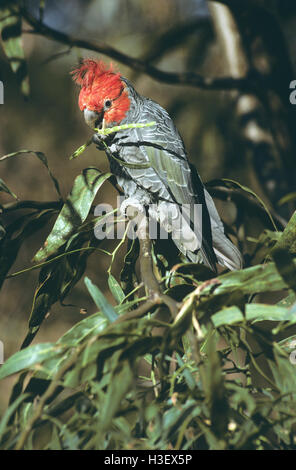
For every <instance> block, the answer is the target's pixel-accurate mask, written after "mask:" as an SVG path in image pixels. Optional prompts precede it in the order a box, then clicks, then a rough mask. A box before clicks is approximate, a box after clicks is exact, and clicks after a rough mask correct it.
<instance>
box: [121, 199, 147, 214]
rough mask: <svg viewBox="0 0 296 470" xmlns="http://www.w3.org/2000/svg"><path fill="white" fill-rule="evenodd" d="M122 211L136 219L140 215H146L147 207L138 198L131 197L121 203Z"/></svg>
mask: <svg viewBox="0 0 296 470" xmlns="http://www.w3.org/2000/svg"><path fill="white" fill-rule="evenodd" d="M120 212H121V214H123V215H124V216H126V217H128V218H129V219H134V218H135V217H138V216H139V215H145V207H144V206H143V204H141V203H140V202H139V200H138V199H136V198H133V197H129V198H128V199H125V200H124V201H123V202H122V203H121V206H120Z"/></svg>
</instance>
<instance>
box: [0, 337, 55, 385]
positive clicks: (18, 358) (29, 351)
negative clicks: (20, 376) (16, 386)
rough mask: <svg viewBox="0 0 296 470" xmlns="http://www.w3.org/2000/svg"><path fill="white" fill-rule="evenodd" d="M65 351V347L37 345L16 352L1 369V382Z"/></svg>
mask: <svg viewBox="0 0 296 470" xmlns="http://www.w3.org/2000/svg"><path fill="white" fill-rule="evenodd" d="M63 349H64V346H63V345H57V344H54V343H41V344H35V345H34V346H31V347H29V348H26V349H22V350H21V351H18V352H16V353H15V354H13V356H11V357H10V358H9V359H7V361H5V362H4V364H3V365H2V366H1V367H0V380H1V379H4V378H5V377H7V376H9V375H11V374H15V373H17V372H20V371H21V370H24V369H29V368H31V367H32V366H34V365H36V364H37V363H42V362H43V361H44V360H45V359H49V358H50V357H53V356H56V355H57V354H60V352H61V351H62V350H63Z"/></svg>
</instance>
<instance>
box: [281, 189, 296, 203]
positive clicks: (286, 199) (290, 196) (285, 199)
mask: <svg viewBox="0 0 296 470" xmlns="http://www.w3.org/2000/svg"><path fill="white" fill-rule="evenodd" d="M295 199H296V192H293V193H289V194H286V196H284V197H282V198H281V199H280V200H279V202H278V205H279V206H283V205H284V204H287V202H291V201H295Z"/></svg>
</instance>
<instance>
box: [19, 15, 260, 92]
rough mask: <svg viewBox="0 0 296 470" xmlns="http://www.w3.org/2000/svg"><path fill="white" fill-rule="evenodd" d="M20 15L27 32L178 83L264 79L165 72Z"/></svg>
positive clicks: (205, 85)
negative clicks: (27, 24) (29, 28)
mask: <svg viewBox="0 0 296 470" xmlns="http://www.w3.org/2000/svg"><path fill="white" fill-rule="evenodd" d="M21 14H22V17H23V18H24V19H25V20H26V21H27V22H28V23H29V24H30V26H31V27H32V28H33V29H32V30H27V31H24V32H25V33H26V34H37V35H41V36H44V37H46V38H48V39H52V40H54V41H58V42H60V43H62V44H66V45H67V46H69V47H79V48H82V49H86V50H89V51H93V52H97V53H99V54H104V55H106V56H108V57H110V58H111V59H114V60H117V61H118V62H120V63H122V64H124V65H127V66H128V67H131V68H132V69H133V70H136V71H138V72H142V73H145V74H146V75H149V76H150V77H152V78H154V79H155V80H158V81H161V82H165V83H169V84H178V85H189V86H193V87H197V88H201V89H204V90H233V89H244V90H250V89H253V88H254V85H255V82H256V83H257V82H258V80H259V79H260V80H262V81H264V82H265V80H266V78H265V77H260V76H259V75H258V76H256V77H255V76H253V75H252V74H249V75H246V76H245V77H239V78H234V77H203V76H201V75H199V74H196V73H193V72H180V73H173V72H164V71H162V70H159V69H158V68H156V67H154V66H152V65H150V64H148V63H147V62H146V61H143V60H141V59H137V58H134V57H130V56H128V55H127V54H124V53H123V52H120V51H118V50H117V49H115V48H113V47H111V46H109V45H107V44H105V43H104V42H92V41H86V40H84V39H79V38H76V37H74V36H70V35H68V34H66V33H63V32H61V31H58V30H56V29H54V28H51V27H49V26H46V25H45V24H44V23H41V22H40V21H39V20H37V19H36V18H35V17H34V16H32V15H31V14H30V13H28V12H27V11H26V10H24V9H21Z"/></svg>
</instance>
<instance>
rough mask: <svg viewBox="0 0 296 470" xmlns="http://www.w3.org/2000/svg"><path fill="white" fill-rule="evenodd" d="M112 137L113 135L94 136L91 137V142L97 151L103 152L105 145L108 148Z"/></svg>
mask: <svg viewBox="0 0 296 470" xmlns="http://www.w3.org/2000/svg"><path fill="white" fill-rule="evenodd" d="M113 137H114V134H108V135H104V134H94V135H93V136H92V141H93V143H94V144H95V145H96V147H97V149H98V150H105V148H106V147H105V145H107V146H108V147H109V146H110V144H111V142H112V139H113Z"/></svg>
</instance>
